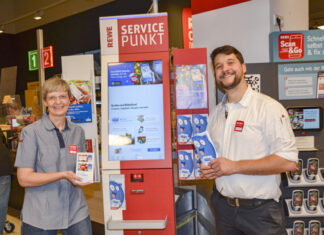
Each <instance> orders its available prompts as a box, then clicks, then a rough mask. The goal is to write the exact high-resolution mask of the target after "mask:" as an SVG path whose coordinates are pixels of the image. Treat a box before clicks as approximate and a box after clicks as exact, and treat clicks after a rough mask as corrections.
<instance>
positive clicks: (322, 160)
mask: <svg viewBox="0 0 324 235" xmlns="http://www.w3.org/2000/svg"><path fill="white" fill-rule="evenodd" d="M316 62H321V61H316ZM296 63H301V62H296ZM303 63H312V62H303ZM279 64H280V63H255V64H247V73H246V74H260V75H261V76H260V77H261V92H262V93H264V94H266V95H269V96H270V97H272V98H274V99H276V100H278V99H279V96H278V65H279ZM285 64H288V62H287V63H285ZM278 101H279V102H280V103H281V104H282V105H283V106H284V107H288V106H320V107H322V108H324V99H303V100H278ZM295 135H296V136H298V135H303V136H314V137H315V147H316V148H318V149H316V150H314V151H299V156H298V157H299V158H301V159H303V164H304V165H303V169H304V170H303V174H302V176H301V179H300V182H291V180H290V179H288V177H287V174H282V179H283V183H282V185H281V190H282V199H283V200H282V201H283V205H284V208H285V215H286V228H287V231H288V235H291V234H292V227H293V223H294V221H295V220H302V221H304V222H305V231H306V230H308V223H309V221H310V220H318V221H320V222H321V231H322V233H323V231H324V210H323V200H324V199H323V197H324V195H323V193H324V180H323V178H324V177H323V171H324V169H323V168H324V157H323V155H324V152H323V151H324V147H322V146H324V130H322V131H312V132H310V131H309V132H304V133H298V132H295ZM308 158H318V159H319V171H318V174H317V175H316V177H315V180H314V181H307V180H306V179H305V173H304V172H305V169H306V167H307V166H306V163H307V159H308ZM295 189H300V190H303V191H304V195H307V190H309V189H318V190H319V198H320V200H319V206H318V208H316V212H315V213H313V211H311V212H310V211H308V210H307V207H305V206H306V204H305V205H303V208H302V213H300V214H294V213H291V210H289V204H290V201H289V200H291V195H292V191H293V190H295ZM306 200H307V198H306V196H304V203H307V202H306ZM305 234H306V233H305Z"/></svg>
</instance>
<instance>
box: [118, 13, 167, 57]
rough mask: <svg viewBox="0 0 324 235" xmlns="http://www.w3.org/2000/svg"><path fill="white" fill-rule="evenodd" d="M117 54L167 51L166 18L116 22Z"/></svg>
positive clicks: (129, 19)
mask: <svg viewBox="0 0 324 235" xmlns="http://www.w3.org/2000/svg"><path fill="white" fill-rule="evenodd" d="M118 41H119V54H123V53H137V52H139V51H140V52H152V51H168V48H169V38H168V21H167V17H166V16H159V17H144V18H142V17H141V18H128V19H119V20H118Z"/></svg>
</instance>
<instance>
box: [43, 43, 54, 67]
mask: <svg viewBox="0 0 324 235" xmlns="http://www.w3.org/2000/svg"><path fill="white" fill-rule="evenodd" d="M42 55H43V57H42V58H43V68H44V69H46V68H52V67H54V62H53V47H52V46H48V47H44V48H43V49H42Z"/></svg>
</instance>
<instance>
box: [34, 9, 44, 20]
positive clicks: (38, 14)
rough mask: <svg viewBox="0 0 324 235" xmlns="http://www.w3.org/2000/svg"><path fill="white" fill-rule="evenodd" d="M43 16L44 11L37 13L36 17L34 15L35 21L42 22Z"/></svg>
mask: <svg viewBox="0 0 324 235" xmlns="http://www.w3.org/2000/svg"><path fill="white" fill-rule="evenodd" d="M43 15H44V11H43V10H39V11H37V12H36V13H35V15H34V20H41V19H42V16H43Z"/></svg>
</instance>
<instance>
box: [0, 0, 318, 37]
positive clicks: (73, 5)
mask: <svg viewBox="0 0 324 235" xmlns="http://www.w3.org/2000/svg"><path fill="white" fill-rule="evenodd" d="M112 1H115V0H42V1H34V0H33V1H26V0H0V25H1V24H3V23H5V27H4V30H5V32H6V33H12V34H16V33H19V32H23V31H26V30H28V29H32V28H36V27H39V26H41V25H43V24H47V23H50V22H53V21H56V20H59V19H62V18H65V17H68V16H71V15H74V14H77V13H81V12H84V11H86V10H89V9H91V8H94V7H97V6H100V5H103V4H106V3H109V2H112ZM27 2H28V4H26V3H27ZM41 9H45V10H44V15H43V19H42V20H39V21H36V20H34V19H33V15H34V14H35V13H36V11H37V10H41ZM11 21H13V22H11ZM8 22H9V23H8ZM318 25H324V0H309V28H310V29H315V28H316V27H317V26H318Z"/></svg>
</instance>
